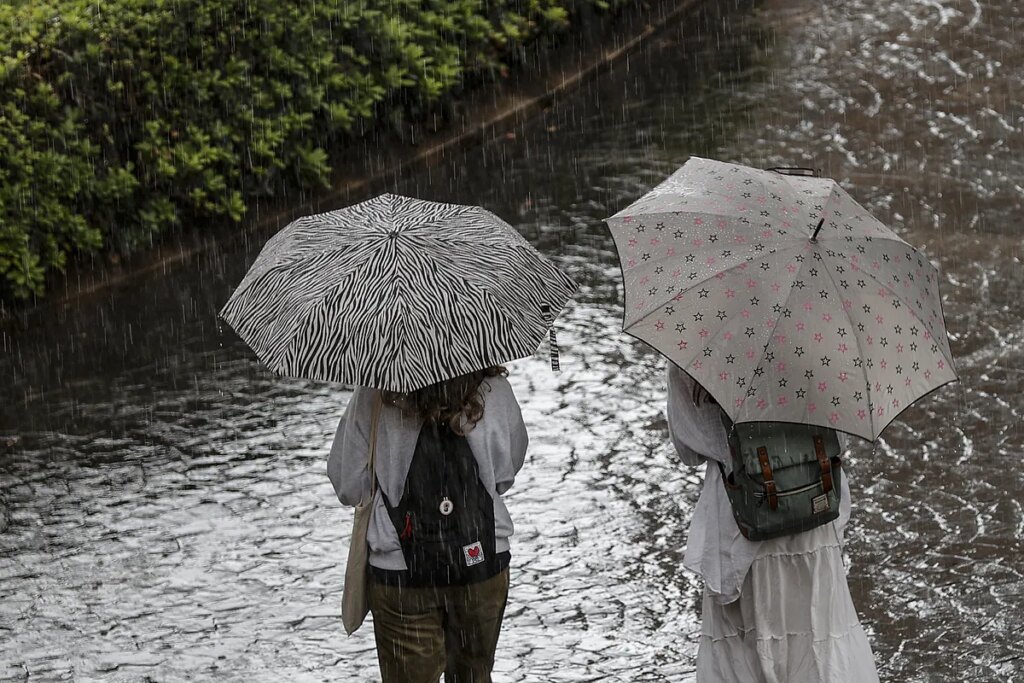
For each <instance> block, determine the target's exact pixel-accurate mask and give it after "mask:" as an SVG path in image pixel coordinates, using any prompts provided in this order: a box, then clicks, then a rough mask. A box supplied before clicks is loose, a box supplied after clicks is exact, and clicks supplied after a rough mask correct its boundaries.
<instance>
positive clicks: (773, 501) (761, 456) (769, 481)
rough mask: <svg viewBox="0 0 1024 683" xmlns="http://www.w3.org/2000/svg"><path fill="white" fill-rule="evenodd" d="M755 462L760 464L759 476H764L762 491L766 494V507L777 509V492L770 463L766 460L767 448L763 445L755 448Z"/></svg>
mask: <svg viewBox="0 0 1024 683" xmlns="http://www.w3.org/2000/svg"><path fill="white" fill-rule="evenodd" d="M757 462H758V463H760V465H761V476H762V477H763V478H764V492H765V495H767V496H768V507H769V508H771V509H772V510H778V509H779V492H778V489H777V488H776V486H775V475H774V474H773V473H772V463H771V461H770V460H768V449H767V448H765V447H764V446H758V448H757Z"/></svg>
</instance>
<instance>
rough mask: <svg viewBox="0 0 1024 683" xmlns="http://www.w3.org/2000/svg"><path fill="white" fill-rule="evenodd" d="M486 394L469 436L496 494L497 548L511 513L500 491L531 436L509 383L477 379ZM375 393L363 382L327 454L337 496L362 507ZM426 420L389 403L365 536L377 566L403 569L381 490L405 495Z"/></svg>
mask: <svg viewBox="0 0 1024 683" xmlns="http://www.w3.org/2000/svg"><path fill="white" fill-rule="evenodd" d="M479 391H480V394H481V396H482V397H483V400H484V416H483V417H482V418H481V419H480V421H479V422H477V424H476V426H475V427H473V429H472V430H470V431H469V432H468V433H467V434H466V440H467V441H468V442H469V447H470V449H471V450H472V451H473V455H474V457H475V458H476V462H477V465H478V467H479V470H480V481H481V482H483V485H484V486H485V487H486V488H487V492H488V493H490V495H491V498H492V499H493V500H494V535H495V540H496V548H495V550H496V552H499V553H501V552H505V551H507V550H508V549H509V541H508V539H509V537H510V536H511V535H512V531H513V527H512V518H511V517H510V516H509V514H508V508H506V507H505V503H504V501H502V499H501V494H503V493H505V492H506V491H508V490H509V488H511V486H512V483H513V481H515V476H516V474H517V473H518V472H519V469H520V468H521V467H522V466H523V461H524V460H525V459H526V446H527V443H528V441H529V439H528V437H527V434H526V425H524V424H523V415H522V412H521V411H520V409H519V403H518V401H516V397H515V394H513V393H512V387H511V385H509V383H508V380H507V379H505V378H504V377H501V376H498V377H489V378H487V379H485V380H484V381H483V383H481V385H480V389H479ZM378 393H379V392H378V391H377V390H376V389H369V388H366V387H358V388H357V389H356V390H355V392H354V393H353V394H352V399H351V401H349V404H348V408H347V409H346V411H345V414H344V415H343V416H342V418H341V423H340V424H339V425H338V431H337V433H336V434H335V437H334V444H333V445H332V446H331V455H330V457H328V459H327V474H328V476H329V477H330V478H331V483H332V484H333V485H334V490H335V492H336V493H337V494H338V500H340V501H341V502H342V503H343V504H344V505H358V504H359V503H360V502H362V501H363V500H364V499H365V498H368V497H369V495H370V475H369V472H368V471H367V460H368V458H369V454H370V448H369V442H370V427H371V420H372V417H373V405H374V402H375V401H376V399H377V395H378ZM422 426H423V421H422V420H421V419H419V418H417V417H410V416H409V415H406V414H405V413H403V412H402V411H401V410H400V409H399V408H396V407H395V406H390V405H387V404H384V405H383V406H382V407H381V411H380V422H379V424H378V426H377V453H376V456H375V458H376V460H375V466H374V470H375V471H376V474H377V481H378V482H380V487H381V488H378V489H377V492H376V495H375V496H374V499H373V512H372V514H371V517H370V527H369V530H368V531H367V533H366V541H367V544H368V545H369V547H370V564H371V565H373V566H374V567H378V568H380V569H395V570H401V569H406V568H407V567H406V566H405V557H404V556H403V555H402V547H401V545H400V543H399V540H398V532H397V531H395V527H394V525H393V524H392V523H391V518H390V517H388V511H387V508H386V507H385V506H384V499H383V498H382V496H381V492H382V491H383V492H384V493H386V494H387V496H388V500H390V501H392V503H397V502H398V501H399V500H400V499H401V497H402V491H403V489H404V487H405V478H406V476H407V475H408V473H409V465H410V464H411V463H412V456H413V452H414V451H415V450H416V442H417V441H418V440H419V435H420V427H422Z"/></svg>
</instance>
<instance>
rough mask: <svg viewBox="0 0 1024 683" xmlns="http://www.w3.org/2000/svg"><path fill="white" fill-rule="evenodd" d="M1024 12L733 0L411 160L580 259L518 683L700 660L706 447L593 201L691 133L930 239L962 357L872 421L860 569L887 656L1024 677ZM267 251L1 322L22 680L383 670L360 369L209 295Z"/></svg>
mask: <svg viewBox="0 0 1024 683" xmlns="http://www.w3.org/2000/svg"><path fill="white" fill-rule="evenodd" d="M727 4H729V5H732V3H727ZM1022 21H1024V8H1022V7H1020V6H1019V5H1018V4H1017V3H1015V2H1014V0H991V1H989V2H981V1H978V2H961V1H956V0H912V1H910V2H899V3H897V2H885V1H883V0H851V2H846V3H834V4H822V3H818V2H810V1H809V0H771V1H768V2H763V3H760V4H759V5H758V7H757V8H756V9H752V8H750V7H747V6H739V7H737V8H735V9H730V10H728V11H726V12H725V13H724V14H722V15H720V16H718V15H716V16H703V17H701V18H698V19H694V20H688V21H687V22H684V24H686V25H684V26H681V27H680V28H679V30H678V31H668V32H666V33H663V34H661V35H659V36H657V37H656V38H654V39H652V40H651V41H649V42H648V43H646V44H645V45H644V47H643V48H642V49H641V50H640V51H639V52H638V53H637V54H636V55H635V56H632V57H631V58H630V59H629V61H628V64H623V65H620V66H619V67H617V68H616V69H615V70H614V71H613V72H612V73H610V74H607V75H605V76H603V77H602V78H601V80H600V81H598V82H595V83H593V84H591V85H590V86H588V87H586V88H585V90H584V91H582V92H581V93H579V95H578V96H577V97H574V98H571V99H568V100H566V101H563V102H560V103H559V104H558V105H557V106H555V107H554V108H553V109H552V110H551V111H550V112H548V113H547V114H546V115H545V117H543V120H539V121H535V122H533V123H531V124H529V125H528V126H527V127H526V128H525V129H523V130H521V131H519V132H518V133H517V135H516V136H515V139H503V140H500V141H496V142H493V143H491V144H489V145H487V146H486V147H484V148H483V149H475V150H467V151H466V153H465V156H464V157H459V158H454V159H449V160H448V161H447V162H445V163H444V164H442V165H441V166H439V167H437V168H433V169H430V170H428V171H425V172H423V173H421V174H418V175H416V176H414V177H410V178H407V179H404V180H402V181H401V182H399V183H398V184H397V185H396V186H395V187H393V188H392V189H395V190H397V191H400V192H404V193H407V194H414V195H419V196H423V197H430V198H435V199H445V200H452V201H458V202H465V203H480V204H483V205H485V206H488V207H489V208H492V209H493V210H495V211H496V212H497V213H498V214H499V215H502V216H503V217H505V218H506V219H507V220H509V221H510V222H512V223H513V224H515V225H517V226H519V227H520V228H521V229H522V230H523V232H524V234H525V235H526V236H527V237H528V238H530V239H531V241H533V243H534V244H536V245H537V246H538V247H539V248H540V249H541V250H542V251H544V252H546V253H548V254H551V255H552V256H553V257H554V258H556V259H557V260H558V261H559V262H560V263H561V264H562V265H563V266H564V267H565V268H566V269H567V270H569V271H570V272H571V273H572V274H573V276H574V277H576V278H577V279H578V280H580V281H581V282H582V283H583V288H582V290H581V292H580V296H579V297H578V303H577V304H575V305H573V306H572V307H571V308H570V309H569V310H568V311H567V312H566V314H565V315H564V316H563V318H562V319H561V320H560V322H559V325H558V331H559V335H560V338H559V341H560V345H561V346H562V348H563V358H562V361H563V363H562V364H563V371H562V372H561V373H559V374H553V373H551V371H550V370H549V369H548V368H547V367H546V365H545V363H544V362H543V359H542V355H543V354H538V356H537V358H535V359H528V360H524V361H521V362H518V363H515V364H513V365H512V366H511V369H512V374H511V377H510V380H511V382H512V384H513V387H514V388H515V390H516V393H517V395H518V396H519V398H520V401H521V402H522V404H523V407H524V414H525V417H526V421H527V424H528V426H529V428H530V433H531V448H530V452H529V455H528V460H527V464H526V466H525V467H524V468H523V471H522V473H521V475H520V477H519V479H518V480H517V482H516V485H515V487H514V488H513V489H512V491H511V492H510V494H509V496H508V502H509V508H510V510H511V513H512V516H513V519H514V520H515V523H516V535H515V537H514V539H513V574H512V589H511V593H510V603H509V608H508V612H507V617H506V622H505V629H504V631H503V634H502V640H501V643H500V645H499V654H498V662H497V667H496V668H497V671H498V675H497V676H496V680H497V681H503V682H504V683H513V682H514V683H519V682H523V683H542V682H544V683H546V682H550V681H554V682H562V681H564V682H570V681H572V682H575V681H620V682H623V683H627V682H628V683H634V682H648V681H650V682H654V681H665V682H671V683H683V682H689V681H692V680H693V660H694V656H695V654H696V647H697V642H696V639H697V634H698V628H699V626H698V624H699V621H698V620H699V604H700V603H699V596H700V591H701V587H700V585H699V582H698V581H697V580H696V579H695V577H693V576H690V575H688V574H685V573H683V572H681V571H680V570H679V564H680V562H681V557H682V550H683V547H684V545H685V541H686V534H685V532H686V528H687V525H688V522H689V516H690V514H691V511H692V509H693V505H694V504H695V502H696V497H697V494H698V492H699V489H700V481H701V473H700V472H699V471H692V470H689V469H687V468H684V467H682V466H681V465H680V464H679V463H678V461H677V459H676V458H675V456H674V454H673V453H672V451H671V448H670V446H669V445H668V443H667V441H666V432H665V424H664V414H663V406H664V383H663V361H660V360H659V359H658V357H657V356H656V355H655V354H654V353H653V352H651V351H649V350H648V349H647V348H646V347H644V346H642V345H641V344H639V343H637V342H635V341H633V340H631V339H629V338H627V337H625V336H624V335H622V334H621V333H619V332H617V330H618V329H619V327H620V321H621V317H620V316H621V309H620V308H619V297H620V296H621V294H620V286H619V284H618V283H619V272H618V267H617V261H616V259H615V257H614V251H613V247H612V243H611V239H610V237H609V236H608V234H607V231H606V230H605V229H604V227H603V226H602V225H601V224H600V219H601V218H603V217H604V216H606V215H610V214H611V213H613V212H614V211H615V210H617V209H618V208H619V207H621V206H624V205H625V204H627V203H628V202H629V201H632V200H633V199H635V198H636V197H637V196H639V195H640V194H642V193H643V192H644V191H645V190H646V189H648V188H649V187H650V186H651V185H652V184H654V183H655V182H657V181H658V180H660V179H661V178H662V177H663V176H664V175H667V174H668V173H669V172H671V171H672V170H673V169H674V168H676V167H677V166H678V165H679V164H681V163H682V161H684V160H685V158H686V156H687V155H689V154H698V155H702V156H710V157H714V158H721V159H726V160H735V161H740V162H746V163H751V164H756V165H765V166H767V165H776V164H783V163H786V164H793V163H808V164H812V165H817V166H821V167H822V168H823V170H824V171H825V173H826V174H828V175H833V176H835V177H837V178H839V179H840V180H841V181H842V182H843V184H844V185H845V186H846V187H847V188H848V189H849V190H850V191H851V193H852V194H853V195H854V196H855V197H856V198H858V199H859V200H861V201H862V202H863V203H864V204H865V205H866V206H868V207H869V208H871V209H872V211H874V212H875V213H876V215H878V216H879V217H880V218H881V219H882V220H883V221H887V222H889V223H890V224H892V225H893V226H894V227H895V229H897V230H898V231H899V232H901V234H903V235H904V237H905V238H906V239H907V240H908V241H910V242H912V243H914V244H915V245H918V246H921V247H923V248H924V249H925V251H926V252H927V253H929V255H931V256H932V257H933V258H934V259H935V260H936V261H937V262H938V264H939V266H940V268H941V269H942V272H943V274H944V277H945V278H946V280H945V282H944V283H943V294H944V297H945V302H944V305H945V313H946V316H947V325H948V327H949V329H950V333H951V339H952V342H953V351H954V354H955V355H956V357H957V359H958V362H959V364H958V370H959V371H960V372H961V374H962V377H963V382H962V383H961V384H960V385H959V386H957V385H954V386H953V387H950V388H946V389H943V390H941V391H939V392H937V393H936V394H935V395H933V396H932V397H929V398H928V399H926V400H925V401H923V402H922V403H921V404H920V405H919V406H916V407H914V408H912V409H911V410H909V411H908V412H907V413H905V415H904V416H903V417H901V419H899V420H897V422H895V423H894V424H893V425H892V426H891V427H890V428H889V429H888V430H886V432H885V433H884V434H883V438H882V440H881V441H880V442H879V444H878V445H877V447H876V448H875V449H872V448H871V447H870V445H866V444H859V445H857V447H856V448H855V450H854V452H853V454H852V457H851V458H850V462H851V469H852V472H853V478H854V481H853V497H854V516H853V522H852V526H851V529H850V530H849V534H848V541H849V542H848V546H847V556H848V568H849V573H850V583H851V588H852V590H853V593H854V601H855V604H856V605H857V607H858V610H859V612H860V614H861V615H862V620H863V622H864V624H865V626H866V628H867V629H868V631H869V636H870V638H871V641H872V646H873V648H874V651H875V653H876V657H877V661H878V664H879V668H880V673H881V675H882V679H883V680H892V681H915V682H932V681H979V682H980V681H1007V682H1009V681H1019V680H1024V659H1022V655H1021V654H1020V647H1019V643H1018V642H1016V634H1017V633H1018V632H1019V631H1020V630H1021V629H1022V628H1024V547H1022V543H1024V542H1022V538H1024V510H1022V508H1021V504H1020V502H1019V501H1020V498H1021V494H1022V493H1024V468H1021V466H1020V455H1021V453H1022V452H1024V431H1022V429H1021V415H1022V411H1024V397H1022V389H1024V386H1022V377H1024V351H1022V349H1024V322H1022V321H1024V297H1022V294H1024V270H1022V266H1021V263H1020V258H1021V248H1020V237H1019V234H1020V227H1019V216H1020V212H1021V204H1022V198H1024V189H1022V187H1021V186H1022V185H1024V166H1022V161H1021V159H1020V158H1019V155H1018V154H1016V150H1019V149H1020V146H1021V142H1022V137H1024V131H1022V127H1024V110H1022V109H1021V107H1020V104H1019V102H1015V101H1014V100H1013V99H1012V98H1011V95H1012V94H1013V93H1014V92H1016V90H1019V87H1020V83H1021V82H1022V80H1024V48H1022V47H1021V42H1020V40H1019V39H1018V37H1019V35H1018V34H1019V33H1020V30H1021V28H1022V27H1024V26H1022ZM255 246H258V245H254V247H253V248H255ZM254 255H255V254H254V253H253V252H252V251H251V250H250V251H249V252H248V253H246V252H244V251H239V250H234V251H232V250H231V249H225V250H224V251H222V252H218V253H212V254H207V255H204V256H203V257H201V258H199V259H196V260H195V261H194V262H192V263H190V264H188V265H187V266H186V267H184V268H182V269H181V271H180V272H174V273H166V274H163V273H162V274H159V275H153V276H149V277H147V278H146V279H144V280H140V281H137V282H135V283H132V284H130V285H128V286H125V287H123V288H120V289H117V290H115V291H113V292H111V293H109V294H107V295H103V296H102V297H100V298H98V299H96V300H94V301H91V302H86V303H83V304H82V305H80V306H78V307H77V308H76V309H74V310H70V311H60V312H51V313H49V314H47V315H46V316H45V317H43V318H40V319H39V320H36V321H35V322H34V326H33V329H32V331H30V332H22V333H17V334H14V335H13V336H12V335H10V334H7V333H5V334H4V335H3V337H2V344H0V349H3V350H4V354H3V355H2V356H0V387H2V388H0V392H2V393H0V400H2V401H3V405H4V406H5V407H4V410H3V415H2V420H0V680H5V681H6V680H76V681H144V680H150V681H161V682H163V681H192V680H218V681H268V682H269V681H325V680H332V681H346V682H348V681H354V682H360V683H361V682H369V681H376V680H379V679H378V677H377V672H376V661H375V654H374V649H373V642H372V629H371V628H370V627H368V626H366V627H364V628H363V629H362V630H361V631H359V632H358V633H357V634H356V635H355V636H353V637H351V638H346V637H345V636H344V635H343V630H342V628H341V623H340V618H339V613H340V600H341V584H342V576H343V562H344V559H345V556H346V552H347V548H346V543H347V539H348V534H349V529H350V525H351V511H349V510H346V509H343V508H342V507H341V506H340V505H338V504H337V501H336V500H335V499H334V497H333V491H332V490H331V487H330V484H329V482H328V481H327V478H326V474H325V460H326V455H327V449H328V447H329V443H330V438H331V435H332V434H333V431H334V428H335V426H336V423H337V420H338V418H339V417H340V415H341V413H342V411H343V410H344V405H345V402H346V400H347V398H348V393H347V391H346V390H345V389H344V388H342V387H337V386H328V385H320V384H313V383H306V382H297V381H293V380H282V379H279V378H274V377H272V376H270V375H269V374H268V373H266V372H265V371H264V370H263V369H261V368H260V367H259V366H258V364H257V363H256V362H255V360H254V359H253V358H252V356H251V354H250V353H249V352H248V351H247V350H246V349H245V348H244V347H243V346H242V345H241V344H240V343H239V342H238V340H237V339H235V338H234V337H232V336H231V335H230V333H228V332H226V331H222V330H220V329H219V328H218V326H217V324H216V321H215V318H214V313H215V312H216V310H217V309H218V308H219V306H220V304H221V303H222V302H223V301H224V299H225V298H226V297H227V295H228V293H229V292H230V291H231V289H232V287H233V286H234V284H235V283H237V281H238V280H239V279H240V277H241V274H242V273H243V272H244V270H245V268H246V266H247V265H248V263H249V261H250V260H251V259H252V258H253V257H254ZM542 351H543V349H542Z"/></svg>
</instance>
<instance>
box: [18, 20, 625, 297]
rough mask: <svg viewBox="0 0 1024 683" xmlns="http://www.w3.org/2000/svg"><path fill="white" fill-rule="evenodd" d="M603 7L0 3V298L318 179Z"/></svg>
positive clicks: (238, 215)
mask: <svg viewBox="0 0 1024 683" xmlns="http://www.w3.org/2000/svg"><path fill="white" fill-rule="evenodd" d="M606 7H607V3H606V0H320V1H314V2H289V1H288V0H205V1H204V0H106V1H105V2H102V3H99V2H95V1H94V0H37V1H35V2H30V3H24V4H20V5H17V6H13V5H10V4H4V5H2V6H0V55H2V57H0V59H2V61H0V298H8V299H11V298H13V299H24V298H27V297H29V296H32V295H41V294H42V292H43V287H44V283H45V281H46V277H47V275H48V273H49V272H51V271H53V270H61V269H63V268H64V266H65V264H66V262H67V259H68V257H69V255H74V254H91V253H97V252H101V251H104V250H116V251H120V252H124V253H127V252H130V251H132V250H135V249H138V248H140V247H142V246H145V245H148V244H150V243H152V242H153V241H154V240H155V239H156V238H157V237H158V236H159V235H161V234H162V233H165V232H166V231H167V230H168V229H171V228H175V227H178V226H190V225H193V224H196V223H199V224H202V223H203V222H204V221H206V222H209V221H211V220H220V221H223V220H225V219H228V220H231V221H236V222H237V221H240V220H241V219H242V217H243V215H244V213H245V208H246V203H247V202H248V201H249V200H251V199H252V198H254V197H257V196H268V195H274V194H278V193H281V192H282V191H283V190H284V189H286V188H288V189H294V188H315V187H323V186H325V185H326V184H327V182H328V178H329V174H330V165H329V160H328V154H327V151H328V150H339V149H340V150H342V152H344V148H345V144H346V142H350V141H352V140H353V139H354V138H355V137H356V136H357V135H359V134H362V133H365V132H366V131H369V130H372V129H373V128H374V127H375V126H379V125H382V124H389V125H399V126H404V125H407V124H408V123H410V120H411V119H415V118H416V117H417V116H422V115H423V113H424V112H428V111H430V110H431V109H432V108H436V107H438V106H439V104H441V103H443V102H444V101H445V100H447V99H449V98H451V97H452V96H453V94H454V93H457V92H458V90H459V89H460V88H461V87H462V86H463V84H464V83H465V82H466V81H467V79H475V80H480V79H481V78H487V77H488V76H489V75H492V74H493V73H495V72H496V71H498V70H500V69H502V68H503V67H504V66H505V63H504V62H505V61H507V60H508V59H509V56H510V55H511V54H512V53H513V51H514V50H515V49H518V48H519V47H520V46H522V45H523V44H525V43H527V42H529V41H531V40H533V39H535V38H536V37H537V36H539V35H543V34H550V33H553V32H556V31H559V30H563V29H565V28H566V27H567V26H568V25H569V22H570V20H571V18H572V17H573V16H575V15H576V14H577V13H579V12H581V11H586V12H592V11H594V10H595V9H597V10H601V9H604V8H606Z"/></svg>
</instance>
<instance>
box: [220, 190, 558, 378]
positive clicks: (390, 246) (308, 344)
mask: <svg viewBox="0 0 1024 683" xmlns="http://www.w3.org/2000/svg"><path fill="white" fill-rule="evenodd" d="M576 287H577V285H576V283H575V282H573V281H572V280H571V279H570V278H569V277H568V276H567V275H565V274H564V273H563V272H562V271H560V270H559V269H558V268H557V267H555V265H554V264H552V263H551V262H550V261H548V260H547V259H546V258H544V257H543V256H541V255H540V254H539V253H538V252H537V251H536V250H535V249H534V248H533V247H532V246H530V244H529V243H528V242H527V241H526V240H525V239H523V237H522V236H521V235H520V234H519V233H518V232H516V230H515V229H513V228H512V226H510V225H509V224H508V223H506V222H505V221H503V220H501V219H500V218H498V217H497V216H495V215H494V214H492V213H491V212H490V211H487V210H485V209H482V208H480V207H477V206H461V205H457V204H439V203H436V202H428V201H423V200H420V199H413V198H410V197H402V196H399V195H392V194H384V195H381V196H379V197H376V198H374V199H370V200H368V201H365V202H362V203H360V204H356V205H354V206H350V207H347V208H344V209H339V210H337V211H330V212H328V213H323V214H319V215H315V216H307V217H304V218H300V219H298V220H296V221H294V222H292V223H290V224H289V225H287V226H286V227H285V228H284V229H282V230H281V231H280V232H278V233H277V234H276V235H274V236H273V237H272V238H271V239H270V240H269V241H268V242H267V243H266V245H264V247H263V250H262V251H261V252H260V254H259V256H258V257H257V259H256V262H255V263H254V264H253V265H252V268H250V269H249V272H248V273H246V275H245V278H244V279H243V280H242V282H241V284H239V285H238V288H237V289H236V290H235V292H234V293H233V294H232V295H231V298H230V299H229V300H228V302H227V303H226V304H225V305H224V308H223V309H222V310H221V312H220V315H221V317H222V318H223V319H224V320H225V321H226V322H227V323H228V324H229V325H231V327H232V328H233V329H234V330H235V331H236V332H237V333H238V334H239V336H240V337H241V338H242V339H243V340H244V341H245V342H246V343H247V344H248V345H249V346H250V347H251V348H252V349H253V351H255V352H256V355H257V356H258V357H259V358H260V360H262V361H263V362H264V363H266V365H267V366H268V367H270V369H272V370H273V371H275V372H277V373H279V374H282V375H285V376H289V377H301V378H306V379H314V380H325V381H335V382H343V383H346V384H358V385H362V386H370V387H375V388H378V389H385V390H390V391H399V392H407V391H412V390H414V389H418V388H420V387H424V386H427V385H429V384H433V383H435V382H439V381H442V380H446V379H451V378H452V377H457V376H459V375H463V374H466V373H469V372H473V371H475V370H480V369H482V368H486V367H489V366H492V365H498V364H500V363H505V362H508V361H511V360H515V359H517V358H522V357H525V356H529V355H531V354H532V353H533V352H534V351H536V349H537V347H538V345H539V344H540V342H541V341H542V340H543V338H544V335H545V334H546V333H547V332H548V329H549V327H550V326H551V323H552V313H551V312H554V313H555V314H557V313H558V312H559V311H561V309H562V307H563V306H564V305H565V304H566V302H567V301H568V300H569V297H570V296H572V294H573V292H575V291H576ZM552 353H554V347H552Z"/></svg>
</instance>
